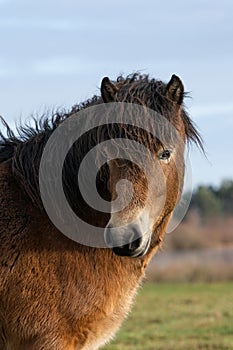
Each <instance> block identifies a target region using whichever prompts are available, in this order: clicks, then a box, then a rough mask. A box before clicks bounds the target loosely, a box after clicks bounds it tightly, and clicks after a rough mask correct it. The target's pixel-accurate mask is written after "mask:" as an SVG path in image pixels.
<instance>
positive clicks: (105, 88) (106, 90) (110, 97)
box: [100, 77, 118, 103]
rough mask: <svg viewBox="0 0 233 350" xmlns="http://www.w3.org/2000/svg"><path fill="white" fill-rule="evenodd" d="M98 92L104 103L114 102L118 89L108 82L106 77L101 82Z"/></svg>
mask: <svg viewBox="0 0 233 350" xmlns="http://www.w3.org/2000/svg"><path fill="white" fill-rule="evenodd" d="M100 91H101V96H102V99H103V101H104V102H105V103H107V102H114V101H115V96H116V93H117V91H118V88H117V87H116V86H115V85H114V84H113V83H112V82H111V81H110V80H109V78H108V77H105V78H103V80H102V83H101V87H100Z"/></svg>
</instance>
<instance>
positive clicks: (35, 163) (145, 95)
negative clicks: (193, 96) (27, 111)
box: [0, 73, 203, 206]
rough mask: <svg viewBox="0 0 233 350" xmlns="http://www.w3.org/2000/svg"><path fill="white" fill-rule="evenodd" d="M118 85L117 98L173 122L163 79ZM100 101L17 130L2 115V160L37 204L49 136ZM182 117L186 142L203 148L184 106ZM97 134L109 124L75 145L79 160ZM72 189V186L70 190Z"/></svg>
mask: <svg viewBox="0 0 233 350" xmlns="http://www.w3.org/2000/svg"><path fill="white" fill-rule="evenodd" d="M115 84H116V86H117V87H118V89H119V94H118V101H125V102H130V103H137V104H140V105H146V106H147V107H149V108H150V109H153V110H154V111H156V112H158V113H160V114H162V115H165V116H166V118H167V119H168V120H169V121H170V120H171V121H172V113H171V112H169V113H168V110H169V108H170V107H169V103H170V102H169V101H167V100H166V98H165V97H164V96H165V89H166V84H164V83H163V82H162V81H158V80H155V79H150V78H149V76H148V75H142V74H139V73H134V74H131V75H129V76H127V77H125V78H124V77H123V76H119V77H118V78H117V80H116V82H115ZM101 103H103V99H102V97H100V96H96V95H95V96H93V97H92V98H91V99H88V100H86V101H85V102H82V103H80V104H77V105H75V106H73V107H72V109H71V110H70V111H65V110H63V111H56V112H55V113H52V116H50V117H49V116H47V115H43V116H41V117H40V118H38V119H37V118H32V120H33V123H32V124H31V125H20V126H18V127H17V133H14V132H13V131H12V130H11V129H10V127H9V126H8V124H7V123H6V121H5V120H4V119H3V118H2V117H1V122H2V124H3V126H4V127H5V135H4V133H3V132H1V131H0V163H1V162H4V161H7V160H8V161H11V162H12V171H13V173H14V174H15V175H16V178H17V179H18V180H19V182H20V183H21V185H22V186H23V188H24V189H25V190H26V192H27V193H28V194H29V196H30V198H31V199H32V200H33V201H34V202H35V203H36V204H37V205H38V206H40V204H41V199H40V191H39V179H38V176H39V175H38V173H39V164H40V159H41V156H42V152H43V149H44V147H45V144H46V142H47V141H48V139H49V137H50V136H51V134H52V133H53V131H54V130H55V129H56V128H57V127H58V126H59V125H60V124H61V123H62V122H63V121H64V120H66V119H67V118H69V117H70V116H72V115H74V114H76V113H78V112H79V111H81V110H83V109H86V108H88V107H90V106H94V105H98V104H101ZM181 116H182V120H183V124H184V129H185V134H186V139H187V141H188V142H189V141H193V142H194V143H196V144H197V145H198V146H199V147H200V148H201V149H203V146H202V139H201V137H200V135H199V133H198V131H197V129H196V128H195V126H194V124H193V122H192V120H191V119H190V118H189V116H188V114H187V113H186V111H185V109H182V114H181ZM112 125H113V124H112ZM119 132H120V134H121V135H122V130H121V131H119V127H118V126H116V125H115V126H114V130H113V127H111V130H109V128H108V129H107V135H108V136H107V139H109V138H111V137H119ZM98 133H101V134H103V135H105V134H106V127H105V130H103V128H102V129H96V130H95V131H94V137H93V135H91V137H90V138H89V139H87V138H86V139H85V140H84V139H82V140H81V142H79V144H78V146H76V147H78V149H76V151H78V152H77V153H78V154H77V153H76V156H78V158H79V159H82V158H83V154H84V155H85V153H86V152H87V151H88V150H89V149H91V147H93V146H94V144H93V140H95V141H96V140H97V139H99V137H98ZM132 134H135V130H134V132H132V129H130V130H128V129H127V127H126V128H125V129H124V130H123V135H124V137H126V138H127V137H128V138H133V139H135V135H133V136H132ZM130 135H131V136H130ZM144 136H145V135H144ZM146 138H147V136H146ZM101 141H103V138H101ZM67 164H68V165H67V167H68V166H70V167H72V162H71V161H69V160H68V161H67ZM68 170H70V172H69V171H68V173H69V174H68V177H70V179H72V173H73V172H74V171H77V168H75V169H74V168H72V169H71V168H70V169H68ZM70 181H71V180H69V181H68V183H69V185H68V187H69V186H70ZM72 191H73V189H72V190H71V192H72Z"/></svg>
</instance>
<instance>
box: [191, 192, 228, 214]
mask: <svg viewBox="0 0 233 350" xmlns="http://www.w3.org/2000/svg"><path fill="white" fill-rule="evenodd" d="M191 208H193V209H196V210H197V211H198V212H199V215H200V216H201V217H202V218H209V217H213V216H216V215H221V214H222V212H223V203H222V201H221V199H220V198H219V196H218V195H216V194H215V192H214V190H213V188H212V187H205V186H199V187H198V188H197V190H196V191H195V192H194V194H193V197H192V201H191Z"/></svg>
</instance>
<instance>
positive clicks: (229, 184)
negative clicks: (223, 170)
mask: <svg viewBox="0 0 233 350" xmlns="http://www.w3.org/2000/svg"><path fill="white" fill-rule="evenodd" d="M217 196H218V198H219V199H220V200H221V202H222V204H223V212H224V213H225V214H227V215H233V181H232V180H224V181H223V182H222V184H221V186H220V188H219V189H218V191H217Z"/></svg>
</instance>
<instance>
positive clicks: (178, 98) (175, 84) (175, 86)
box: [166, 74, 184, 105]
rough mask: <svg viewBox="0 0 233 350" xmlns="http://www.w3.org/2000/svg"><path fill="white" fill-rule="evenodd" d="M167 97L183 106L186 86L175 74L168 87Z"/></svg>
mask: <svg viewBox="0 0 233 350" xmlns="http://www.w3.org/2000/svg"><path fill="white" fill-rule="evenodd" d="M166 97H167V98H168V99H169V100H172V101H173V102H176V103H177V104H179V105H181V104H182V102H183V98H184V85H183V83H182V81H181V80H180V78H179V77H177V75H175V74H173V76H172V77H171V80H170V81H169V83H168V84H167V87H166Z"/></svg>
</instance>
